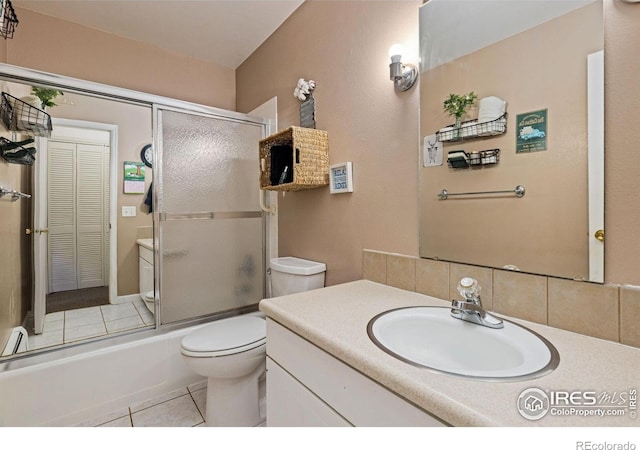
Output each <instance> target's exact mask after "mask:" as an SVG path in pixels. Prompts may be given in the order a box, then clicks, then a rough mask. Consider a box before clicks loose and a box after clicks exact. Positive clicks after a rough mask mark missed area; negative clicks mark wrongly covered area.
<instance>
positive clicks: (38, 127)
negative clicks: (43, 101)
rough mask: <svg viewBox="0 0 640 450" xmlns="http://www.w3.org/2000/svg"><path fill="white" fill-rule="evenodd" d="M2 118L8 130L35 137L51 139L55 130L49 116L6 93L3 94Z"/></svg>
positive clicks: (0, 112)
mask: <svg viewBox="0 0 640 450" xmlns="http://www.w3.org/2000/svg"><path fill="white" fill-rule="evenodd" d="M0 118H1V119H2V122H3V123H4V125H5V126H6V127H7V129H8V130H11V131H22V132H24V133H27V134H31V135H34V136H42V137H50V136H51V130H52V129H53V126H52V125H51V116H50V115H49V114H47V113H46V112H44V111H43V110H41V109H38V108H36V107H34V106H31V105H30V104H28V103H26V102H23V101H22V100H20V99H18V98H15V97H14V96H12V95H9V94H7V93H6V92H3V93H2V103H0Z"/></svg>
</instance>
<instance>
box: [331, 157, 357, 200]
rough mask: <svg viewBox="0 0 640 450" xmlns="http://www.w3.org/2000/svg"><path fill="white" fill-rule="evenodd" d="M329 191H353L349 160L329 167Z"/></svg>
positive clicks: (339, 192)
mask: <svg viewBox="0 0 640 450" xmlns="http://www.w3.org/2000/svg"><path fill="white" fill-rule="evenodd" d="M329 192H331V193H332V194H343V193H345V192H353V171H352V168H351V163H350V162H346V163H342V164H335V165H333V166H331V167H329Z"/></svg>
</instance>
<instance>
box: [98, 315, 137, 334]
mask: <svg viewBox="0 0 640 450" xmlns="http://www.w3.org/2000/svg"><path fill="white" fill-rule="evenodd" d="M105 325H106V327H107V332H108V333H115V332H118V331H124V330H132V329H135V328H141V327H144V326H145V325H144V322H143V321H142V319H141V318H140V316H139V315H138V314H137V313H136V315H135V316H131V317H124V318H122V319H117V320H109V321H106V322H105Z"/></svg>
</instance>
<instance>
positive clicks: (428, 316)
mask: <svg viewBox="0 0 640 450" xmlns="http://www.w3.org/2000/svg"><path fill="white" fill-rule="evenodd" d="M503 320H504V319H503ZM367 332H368V333H369V337H370V338H371V340H372V341H373V342H374V343H375V344H376V345H377V346H378V347H380V348H381V349H382V350H384V351H385V352H387V353H389V354H390V355H392V356H394V357H396V358H398V359H400V360H402V361H404V362H407V363H409V364H413V365H417V366H420V367H425V368H427V369H430V370H433V371H436V372H441V373H446V374H450V375H457V376H462V377H465V378H474V379H482V380H486V381H516V380H525V379H532V378H537V377H541V376H543V375H546V374H548V373H549V372H551V371H553V370H554V369H555V368H556V367H557V366H558V363H559V361H560V357H559V355H558V351H557V350H556V349H555V347H554V346H553V345H552V344H551V343H550V342H548V341H547V340H546V339H544V338H543V337H542V336H540V335H538V334H536V333H535V332H533V331H531V330H529V329H527V328H524V327H522V326H520V325H516V324H515V323H513V322H509V321H507V320H504V328H500V329H493V328H488V327H485V326H482V325H477V324H474V323H470V322H466V321H463V320H460V319H456V318H454V317H452V316H451V314H450V309H449V308H440V307H428V306H424V307H419V306H417V307H409V308H400V309H394V310H391V311H387V312H384V313H382V314H378V315H377V316H376V317H374V318H373V319H371V321H370V322H369V325H368V326H367Z"/></svg>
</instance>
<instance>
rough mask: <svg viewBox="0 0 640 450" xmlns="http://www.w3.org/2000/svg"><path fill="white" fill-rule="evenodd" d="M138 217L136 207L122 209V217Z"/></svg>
mask: <svg viewBox="0 0 640 450" xmlns="http://www.w3.org/2000/svg"><path fill="white" fill-rule="evenodd" d="M135 216H136V207H135V206H123V207H122V217H135Z"/></svg>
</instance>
